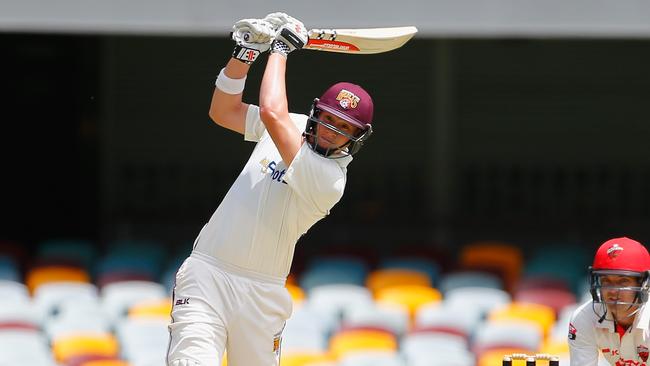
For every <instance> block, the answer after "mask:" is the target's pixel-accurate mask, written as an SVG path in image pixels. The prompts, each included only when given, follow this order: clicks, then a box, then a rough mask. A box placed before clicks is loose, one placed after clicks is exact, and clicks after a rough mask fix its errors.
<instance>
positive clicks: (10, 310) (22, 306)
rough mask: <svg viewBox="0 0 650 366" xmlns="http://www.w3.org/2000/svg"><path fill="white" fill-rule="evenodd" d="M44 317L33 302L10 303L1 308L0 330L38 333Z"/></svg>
mask: <svg viewBox="0 0 650 366" xmlns="http://www.w3.org/2000/svg"><path fill="white" fill-rule="evenodd" d="M42 323H43V316H42V315H41V313H40V312H39V311H38V309H36V307H35V306H34V304H33V303H31V302H9V303H4V304H2V306H0V328H3V329H23V330H33V331H37V330H39V329H40V328H41V325H42Z"/></svg>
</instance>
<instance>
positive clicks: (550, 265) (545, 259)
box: [523, 243, 593, 293]
mask: <svg viewBox="0 0 650 366" xmlns="http://www.w3.org/2000/svg"><path fill="white" fill-rule="evenodd" d="M592 259H593V252H592V251H591V250H590V249H589V247H588V246H587V245H583V244H581V243H544V244H543V245H537V246H536V247H535V248H534V249H533V250H532V251H531V253H530V255H529V259H528V261H527V262H526V265H525V267H524V270H523V274H524V276H526V277H551V278H557V279H559V280H562V281H564V282H565V283H567V284H568V285H569V286H570V290H571V291H573V292H574V293H578V291H579V290H581V288H580V287H581V285H582V284H583V279H584V276H585V274H586V271H587V266H589V265H590V264H591V260H592Z"/></svg>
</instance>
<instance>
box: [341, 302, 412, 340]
mask: <svg viewBox="0 0 650 366" xmlns="http://www.w3.org/2000/svg"><path fill="white" fill-rule="evenodd" d="M342 327H343V328H362V327H369V328H379V329H384V330H386V331H389V332H391V333H393V334H394V335H396V336H398V337H399V336H401V335H402V334H404V333H406V331H407V330H408V328H409V313H408V309H407V308H406V307H404V306H401V305H398V306H395V305H390V304H371V305H369V306H367V307H365V306H360V307H355V308H352V309H350V310H349V311H348V312H346V313H345V315H344V316H343V319H342Z"/></svg>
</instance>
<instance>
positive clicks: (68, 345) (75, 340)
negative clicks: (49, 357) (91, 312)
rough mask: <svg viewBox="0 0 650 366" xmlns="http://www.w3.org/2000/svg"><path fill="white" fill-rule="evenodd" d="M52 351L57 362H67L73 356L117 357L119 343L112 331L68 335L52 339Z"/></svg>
mask: <svg viewBox="0 0 650 366" xmlns="http://www.w3.org/2000/svg"><path fill="white" fill-rule="evenodd" d="M52 353H53V354H54V357H55V359H56V361H57V362H60V363H66V362H68V360H69V359H70V358H72V357H77V356H82V355H100V356H109V357H113V358H117V357H118V356H119V345H118V342H117V340H116V339H115V337H114V336H113V335H112V334H110V333H84V334H75V335H66V336H62V337H59V338H56V339H53V340H52Z"/></svg>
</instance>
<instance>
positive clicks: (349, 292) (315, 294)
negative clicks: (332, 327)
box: [306, 285, 373, 317]
mask: <svg viewBox="0 0 650 366" xmlns="http://www.w3.org/2000/svg"><path fill="white" fill-rule="evenodd" d="M372 303H373V299H372V295H371V294H370V290H368V289H367V288H366V287H363V286H359V285H322V286H317V287H314V288H312V289H311V290H310V291H309V292H308V295H307V303H306V306H309V307H310V308H311V309H312V310H314V311H316V312H321V313H326V314H329V315H334V316H337V317H341V316H343V315H344V313H345V312H347V311H349V310H350V309H352V308H355V307H360V306H363V307H366V306H368V305H371V304H372Z"/></svg>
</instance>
